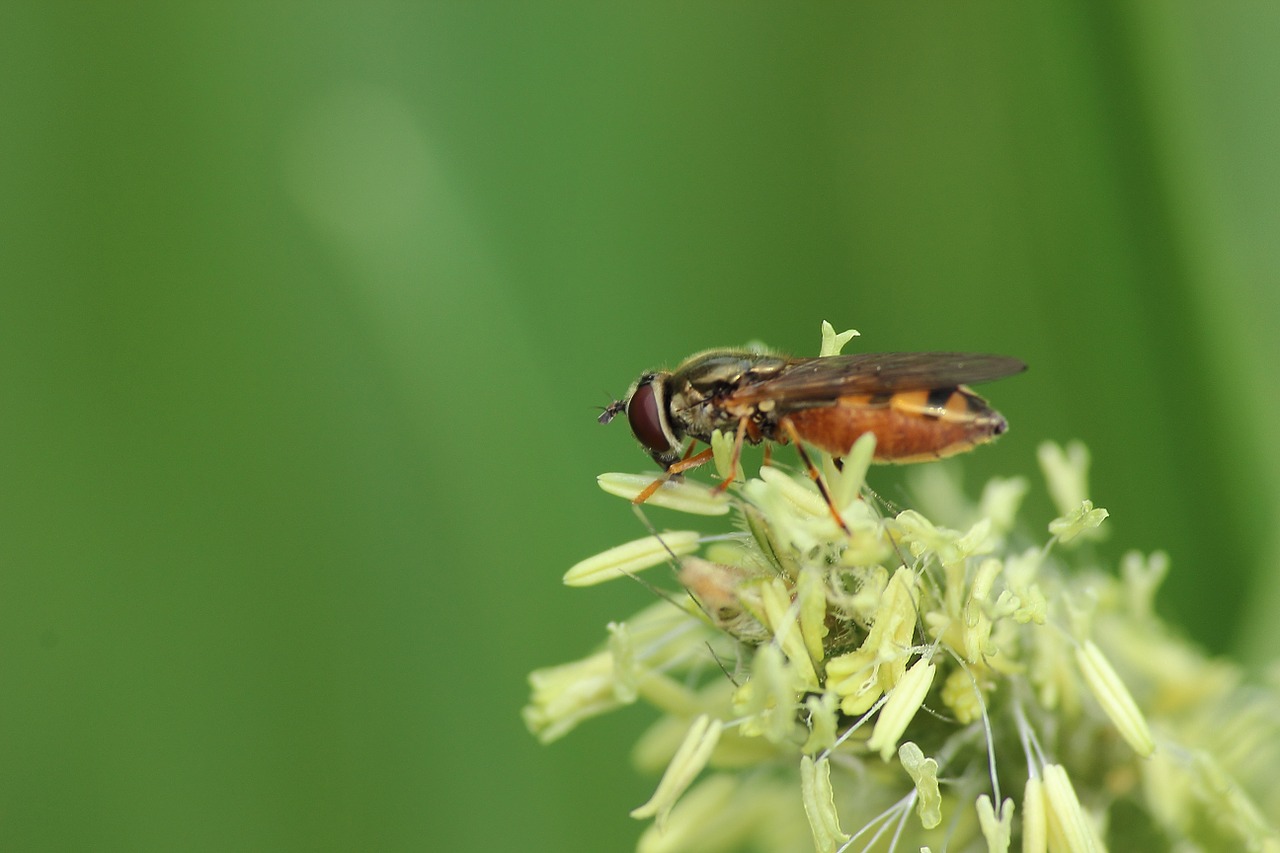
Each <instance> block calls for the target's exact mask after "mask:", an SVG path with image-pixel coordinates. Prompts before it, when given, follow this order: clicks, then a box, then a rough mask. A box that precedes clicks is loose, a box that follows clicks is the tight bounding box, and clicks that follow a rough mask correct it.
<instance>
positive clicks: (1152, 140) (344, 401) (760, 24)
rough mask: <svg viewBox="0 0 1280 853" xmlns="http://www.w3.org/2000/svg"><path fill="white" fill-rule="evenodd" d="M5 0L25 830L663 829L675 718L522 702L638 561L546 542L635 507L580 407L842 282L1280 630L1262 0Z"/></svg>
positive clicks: (512, 836)
mask: <svg viewBox="0 0 1280 853" xmlns="http://www.w3.org/2000/svg"><path fill="white" fill-rule="evenodd" d="M3 19H4V23H3V26H2V27H0V65H2V66H3V75H2V76H0V121H2V123H3V126H2V127H0V217H2V220H0V224H2V226H3V231H2V234H0V275H2V276H3V280H2V283H0V323H3V334H2V335H0V448H2V450H0V453H2V454H3V456H2V459H3V466H2V469H0V470H2V471H3V480H2V482H0V847H2V848H3V849H6V850H24V851H27V850H130V851H153V850H154V851H169V850H190V851H203V850H208V851H225V850H451V851H472V850H475V851H480V850H499V849H502V850H556V851H563V850H571V851H600V850H624V849H628V848H629V847H630V845H631V844H632V843H633V840H634V838H635V837H636V836H637V835H638V833H639V831H640V829H641V826H640V825H639V824H636V823H635V822H633V821H631V820H630V819H629V818H627V816H626V811H627V809H629V808H630V807H632V806H635V805H637V804H639V803H640V802H643V800H644V799H646V798H647V796H648V793H649V792H650V790H651V788H652V784H653V780H652V779H646V778H640V777H637V776H636V774H635V773H634V772H633V771H632V770H631V768H630V767H629V765H628V764H627V761H626V751H627V748H628V746H629V744H630V743H631V740H632V738H633V736H634V735H635V734H636V733H637V732H638V731H639V730H640V728H641V726H642V725H643V723H644V720H645V719H646V718H645V717H644V714H643V712H641V711H639V710H636V711H628V712H624V713H622V714H619V715H615V716H614V717H613V718H610V719H607V720H602V721H596V722H593V723H592V724H590V725H588V726H586V727H584V728H583V729H581V730H580V731H578V732H575V733H574V734H573V735H572V736H571V737H569V738H567V739H566V740H564V741H561V742H559V743H557V744H555V745H554V746H552V747H547V748H544V747H541V746H539V745H537V744H536V742H535V741H534V740H533V738H531V737H530V736H529V735H528V734H527V733H526V732H525V731H524V729H523V727H522V724H521V721H520V717H519V710H520V707H521V705H522V704H523V703H524V701H525V697H526V686H525V681H524V679H525V674H526V672H527V671H528V670H530V669H532V668H534V667H536V666H541V665H546V664H550V663H555V662H559V661H562V660H565V659H569V658H572V657H576V656H578V655H580V654H582V653H585V652H586V651H587V650H588V649H589V648H590V647H591V646H592V645H593V644H594V643H596V642H598V641H599V640H600V639H601V638H602V637H603V628H604V624H605V623H606V622H607V621H608V620H610V619H614V618H621V617H624V616H626V615H627V614H629V613H630V612H632V611H634V610H635V609H638V608H639V607H641V606H643V605H645V604H647V603H648V602H649V601H650V600H651V598H650V594H649V593H648V592H646V591H645V590H643V589H642V588H640V587H638V586H637V585H633V584H614V585H610V586H606V587H602V588H596V589H591V590H586V591H581V590H579V591H571V590H567V589H565V588H564V587H562V586H561V584H560V575H561V574H562V572H563V571H564V570H565V568H567V567H568V566H569V565H570V564H572V563H573V562H575V561H576V560H578V559H580V558H582V557H584V556H586V555H589V554H591V553H594V552H596V551H598V550H601V549H603V548H605V547H607V546H610V545H612V544H616V543H618V542H621V541H624V540H626V539H631V538H635V537H637V536H640V535H643V532H644V531H643V530H642V529H641V528H640V527H639V525H638V523H637V521H636V519H635V518H634V517H633V516H632V514H631V512H630V511H629V510H628V508H627V507H626V505H625V504H624V503H622V502H620V501H618V500H616V499H613V498H609V497H606V496H605V495H603V494H602V493H601V492H599V491H598V490H597V489H596V487H595V484H594V476H595V475H596V474H597V473H599V472H601V471H606V470H640V469H643V468H645V467H646V465H645V462H646V459H645V457H644V456H643V454H642V453H641V452H640V451H639V449H638V448H637V447H636V446H635V443H634V441H633V440H632V439H631V438H630V436H629V435H628V434H627V430H626V427H625V425H621V424H614V425H613V426H612V427H610V428H608V429H605V428H602V427H599V426H598V425H597V424H596V423H595V418H594V415H595V411H594V409H593V407H596V406H599V405H602V404H604V403H605V402H607V401H608V400H609V399H610V395H617V394H620V393H622V391H623V390H624V389H625V388H626V386H627V384H628V383H629V382H630V381H631V380H632V379H633V378H634V377H635V375H636V374H637V373H639V372H640V371H641V370H642V369H645V368H649V367H654V366H657V365H660V364H663V363H674V362H675V361H678V360H679V359H680V358H682V357H684V356H685V355H687V354H689V353H690V352H692V351H695V350H698V349H701V348H705V347H708V346H716V345H726V344H727V345H733V344H741V343H744V342H746V341H748V340H750V339H761V340H764V341H766V342H768V343H769V344H771V345H774V346H776V347H779V348H781V349H784V350H787V351H791V352H795V353H797V354H813V353H815V352H816V350H817V345H818V326H819V322H820V321H821V320H823V319H829V320H831V321H832V323H834V324H835V325H836V327H837V328H848V327H856V328H858V329H860V330H861V331H862V333H863V337H862V338H861V339H860V340H858V341H855V342H854V344H853V345H851V347H850V349H851V350H852V349H855V348H857V349H866V350H887V349H971V350H984V351H993V352H1001V353H1008V354H1013V355H1017V356H1020V357H1022V358H1024V359H1025V360H1026V361H1027V362H1028V363H1029V364H1030V365H1031V370H1030V372H1029V373H1028V374H1026V375H1025V376H1022V377H1018V378H1015V379H1010V380H1006V381H1004V382H1002V383H1000V384H998V385H995V386H991V387H990V388H988V389H987V391H988V392H989V396H990V397H991V398H992V400H993V401H994V402H995V404H996V405H997V406H998V407H999V408H1000V409H1001V410H1002V411H1003V412H1004V413H1005V414H1006V415H1007V416H1008V417H1009V419H1010V421H1011V423H1012V425H1013V426H1012V431H1011V432H1010V434H1009V435H1008V436H1007V437H1006V438H1005V439H1003V440H1002V441H1001V442H1000V443H999V444H998V445H996V446H995V447H993V448H990V449H984V450H983V451H981V452H979V453H975V454H973V455H972V456H970V457H967V458H965V459H964V460H963V461H962V462H961V463H960V464H959V465H958V466H956V470H957V471H959V472H962V473H963V476H964V478H965V482H966V484H968V488H969V489H970V490H971V491H976V489H977V488H978V486H979V485H980V484H981V483H982V482H983V480H984V479H985V478H986V477H988V476H991V475H994V474H1001V475H1010V474H1015V473H1028V474H1030V473H1034V472H1035V470H1036V469H1035V462H1034V451H1035V446H1036V444H1037V443H1038V442H1039V441H1041V440H1043V439H1046V438H1052V439H1056V440H1067V439H1071V438H1080V439H1082V440H1084V441H1085V442H1087V444H1088V445H1089V447H1090V448H1091V450H1092V452H1093V458H1094V473H1093V478H1092V479H1093V493H1094V497H1095V500H1096V501H1097V503H1099V504H1100V505H1102V506H1105V507H1107V508H1108V509H1109V510H1110V511H1111V513H1112V517H1111V521H1110V522H1109V524H1110V526H1111V536H1110V539H1109V540H1108V542H1107V543H1106V544H1105V545H1104V546H1103V548H1102V555H1103V556H1104V557H1106V558H1108V559H1113V558H1115V557H1117V556H1118V555H1119V554H1121V553H1122V552H1123V551H1124V550H1126V549H1128V548H1141V549H1146V550H1150V549H1155V548H1164V549H1167V550H1168V551H1169V552H1170V553H1171V555H1172V557H1173V573H1172V575H1171V576H1170V578H1169V580H1168V582H1167V584H1166V587H1165V589H1164V591H1163V593H1162V596H1161V600H1160V603H1161V608H1162V610H1163V612H1164V613H1166V614H1167V615H1168V616H1169V617H1170V618H1171V619H1174V620H1176V621H1177V622H1178V623H1180V624H1181V625H1182V626H1183V630H1185V632H1186V633H1187V634H1188V635H1189V636H1191V637H1192V638H1194V639H1195V640H1197V641H1198V642H1201V643H1203V644H1205V645H1207V646H1208V647H1210V648H1211V649H1213V650H1215V651H1218V652H1223V653H1233V654H1235V655H1237V656H1239V657H1240V658H1241V659H1245V660H1249V661H1251V662H1255V663H1256V662H1260V661H1264V660H1267V659H1269V658H1272V657H1275V656H1277V654H1278V650H1280V631H1278V628H1277V620H1276V619H1275V618H1274V614H1275V613H1276V612H1277V609H1278V608H1280V585H1278V582H1277V577H1278V576H1280V573H1277V572H1276V571H1275V564H1276V553H1277V545H1278V542H1280V534H1278V532H1277V531H1280V485H1278V484H1280V445H1278V443H1277V441H1276V440H1275V437H1274V436H1275V434H1276V432H1277V428H1278V426H1280V394H1278V393H1277V390H1276V385H1275V382H1274V379H1273V376H1274V373H1275V368H1276V366H1277V365H1280V344H1278V343H1277V327H1278V326H1280V239H1278V236H1277V235H1278V234H1280V230H1278V227H1277V226H1280V166H1278V165H1277V152H1280V111H1277V110H1276V107H1275V103H1276V99H1275V92H1276V88H1277V86H1278V85H1280V51H1276V50H1275V44H1276V43H1277V41H1278V39H1277V36H1280V7H1277V6H1275V5H1274V4H1253V5H1233V6H1230V7H1222V6H1214V7H1208V6H1203V5H1202V4H1196V3H1192V2H1185V1H1184V2H1170V3H1146V4H1112V3H1105V2H1090V3H1083V4H1081V3H1059V2H1050V3H1044V4H1033V5H1031V6H1027V7H1017V6H1012V5H1006V4H1002V5H984V4H962V5H948V4H943V5H938V4H932V5H929V6H927V7H919V8H918V10H915V11H911V10H909V9H908V7H903V6H902V5H901V4H897V3H893V4H883V5H860V6H859V7H858V8H857V9H856V10H855V9H851V10H838V9H836V8H833V4H814V5H808V4H786V7H785V9H773V8H771V7H770V6H769V5H765V4H696V3H661V4H645V5H643V6H638V7H636V8H631V9H628V8H624V7H622V6H618V5H613V4H567V3H546V4H525V3H509V4H492V3H456V4H441V3H382V2H374V3H364V4H354V3H351V4H338V3H323V2H322V3H267V4H262V3H217V4H214V3H207V4H202V3H194V4H183V5H173V4H159V3H119V4H88V3H45V4H21V3H19V4H6V9H5V14H4V15H3ZM876 476H879V477H883V478H885V479H883V480H881V481H880V482H881V483H883V484H885V485H883V486H882V488H883V489H884V490H886V491H887V492H888V494H889V496H890V497H895V496H897V494H898V492H897V491H895V489H896V488H897V487H895V486H894V483H895V482H897V481H896V480H894V479H893V478H894V476H895V475H894V474H892V473H890V472H886V473H883V474H879V473H877V474H875V475H873V483H875V482H876V480H875V479H874V477H876ZM653 517H654V518H655V521H657V522H658V523H660V524H661V523H669V522H668V521H667V516H664V515H663V514H662V512H661V511H658V510H655V511H654V513H653ZM1028 517H1029V518H1031V519H1032V520H1037V519H1039V521H1036V523H1040V522H1041V521H1047V519H1048V517H1049V508H1048V502H1047V501H1046V500H1045V499H1044V498H1043V497H1041V496H1039V494H1038V493H1037V496H1036V498H1035V499H1034V500H1033V501H1032V502H1031V503H1030V504H1029V507H1028Z"/></svg>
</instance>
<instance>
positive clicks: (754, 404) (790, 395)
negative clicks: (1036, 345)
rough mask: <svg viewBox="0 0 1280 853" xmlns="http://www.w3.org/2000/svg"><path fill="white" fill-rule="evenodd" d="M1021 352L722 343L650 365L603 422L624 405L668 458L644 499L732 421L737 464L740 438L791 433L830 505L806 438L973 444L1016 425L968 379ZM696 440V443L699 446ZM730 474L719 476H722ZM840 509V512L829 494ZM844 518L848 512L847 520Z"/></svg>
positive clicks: (893, 450)
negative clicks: (807, 351) (731, 346)
mask: <svg viewBox="0 0 1280 853" xmlns="http://www.w3.org/2000/svg"><path fill="white" fill-rule="evenodd" d="M1026 367H1027V366H1026V365H1025V364H1023V363H1022V362H1021V361H1019V360H1018V359H1016V358H1009V357H1007V356H1000V355H980V354H974V353H955V352H892V353H858V354H854V355H834V356H827V357H824V358H791V357H789V356H785V355H778V354H773V353H759V352H750V351H741V350H727V349H716V350H707V351H706V352H702V353H698V354H697V355H694V356H692V357H690V358H688V359H686V360H685V361H684V362H683V363H682V364H680V366H679V367H677V368H676V369H675V370H672V371H657V372H652V373H645V374H642V375H641V376H640V378H639V379H637V380H636V382H635V383H634V384H633V385H632V386H631V388H630V389H629V390H628V391H627V394H626V397H625V398H623V399H621V400H616V401H614V402H612V403H610V404H609V405H608V406H607V407H605V410H604V412H603V414H601V415H600V422H601V423H608V422H609V421H611V420H613V418H614V417H616V416H617V415H619V414H621V413H622V412H626V414H627V420H628V421H629V422H630V424H631V431H632V433H634V434H635V437H636V438H637V439H638V440H639V442H640V443H641V444H642V445H643V446H644V448H645V449H646V450H647V451H648V452H649V455H650V456H652V457H653V459H654V461H655V462H657V463H658V464H659V465H661V466H662V469H663V471H664V472H665V474H664V476H663V479H660V480H658V481H657V482H655V483H654V484H653V485H652V486H650V488H649V489H646V490H645V491H644V492H641V494H640V495H639V496H637V497H636V498H635V502H636V503H642V502H643V501H644V500H646V499H647V498H648V497H649V496H650V495H652V494H653V492H654V491H656V489H657V488H658V487H659V486H660V485H661V484H662V482H663V481H664V480H665V479H666V478H667V477H670V476H672V475H674V474H678V473H680V472H682V471H686V470H688V469H689V468H693V467H695V466H697V465H700V464H702V463H703V462H705V461H707V460H708V459H710V457H711V451H709V450H706V451H703V452H702V453H700V454H697V455H696V456H688V457H686V458H683V459H682V445H683V444H684V441H685V439H686V438H690V439H694V441H695V442H696V441H702V442H705V443H707V444H710V443H711V434H712V432H714V431H715V430H720V431H722V432H726V433H727V432H730V431H732V432H734V433H735V434H736V435H735V441H734V452H733V462H734V465H733V466H731V467H736V463H737V458H738V454H739V453H740V451H741V448H742V444H743V442H744V441H745V442H747V443H750V444H760V443H761V442H777V443H781V444H786V443H793V444H795V445H796V448H797V450H799V452H800V455H801V458H802V459H803V460H804V462H805V464H806V466H807V467H808V469H809V473H810V476H812V477H813V478H814V480H815V481H816V482H817V484H818V487H819V488H820V489H821V490H822V492H823V496H824V497H826V498H827V502H828V505H830V503H831V501H830V497H829V496H828V495H827V493H826V488H825V487H824V486H823V484H822V480H821V478H820V477H819V476H818V473H817V469H816V468H815V467H814V465H813V463H812V461H811V460H810V459H809V457H808V454H806V453H805V451H804V447H803V446H802V444H809V445H812V446H814V447H817V448H818V449H820V450H824V451H826V452H827V453H830V454H831V455H832V456H833V457H836V458H840V457H843V456H845V455H846V454H848V453H849V450H850V448H852V447H853V443H854V442H855V441H857V439H858V438H859V437H860V436H862V435H863V434H864V433H868V432H871V433H875V436H876V448H875V456H874V461H876V462H898V463H909V462H927V461H930V460H933V459H941V458H943V457H946V456H951V455H953V454H956V453H963V452H965V451H967V450H972V449H973V448H974V447H977V446H978V445H980V444H985V443H986V442H988V441H991V440H993V439H994V438H996V437H997V436H999V435H1000V434H1002V433H1003V432H1005V430H1006V429H1007V428H1008V424H1007V423H1006V421H1005V419H1004V417H1003V416H1002V415H1001V414H1000V413H999V412H997V411H995V410H994V409H992V408H991V407H990V406H989V405H987V401H986V400H984V399H982V398H981V397H980V396H978V395H977V394H975V393H974V392H973V391H972V390H971V389H970V388H969V387H968V385H969V384H977V383H979V382H989V381H991V380H994V379H1000V378H1002V377H1005V376H1011V375H1013V374H1015V373H1020V372H1021V371H1023V370H1026ZM692 448H693V444H692V443H691V444H690V445H689V449H690V450H692ZM727 486H728V481H726V482H723V483H721V484H720V488H721V489H723V488H726V487H727ZM831 509H832V514H833V515H834V516H835V517H836V519H837V521H839V520H840V519H839V514H838V513H837V512H836V510H835V507H834V506H832V507H831ZM841 526H842V527H843V526H844V525H843V522H841Z"/></svg>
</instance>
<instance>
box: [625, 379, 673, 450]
mask: <svg viewBox="0 0 1280 853" xmlns="http://www.w3.org/2000/svg"><path fill="white" fill-rule="evenodd" d="M627 420H628V421H629V422H630V423H631V431H632V432H633V433H635V436H636V438H638V439H639V440H640V443H641V444H643V445H644V446H645V447H646V448H648V449H649V451H650V452H652V453H654V454H663V453H669V452H671V441H670V440H669V439H668V438H667V430H666V417H665V413H664V412H663V411H662V401H661V400H660V399H659V397H658V392H657V391H655V390H654V381H653V380H652V379H648V380H645V381H644V382H641V383H640V384H639V385H637V386H636V390H635V393H633V394H632V395H631V399H630V400H628V401H627Z"/></svg>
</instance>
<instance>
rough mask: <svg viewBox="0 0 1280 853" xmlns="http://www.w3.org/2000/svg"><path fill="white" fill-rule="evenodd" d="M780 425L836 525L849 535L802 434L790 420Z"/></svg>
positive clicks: (785, 419)
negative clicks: (794, 447)
mask: <svg viewBox="0 0 1280 853" xmlns="http://www.w3.org/2000/svg"><path fill="white" fill-rule="evenodd" d="M778 423H779V425H780V426H781V427H782V428H783V429H784V430H786V432H787V437H788V438H790V439H791V442H792V443H793V444H795V446H796V450H797V451H798V452H799V454H800V458H801V459H802V460H803V461H804V466H805V468H807V469H809V479H811V480H813V482H814V485H816V486H817V487H818V491H819V492H820V493H821V494H822V499H823V500H825V501H826V502H827V509H829V510H831V517H832V518H834V519H835V521H836V524H838V525H840V529H841V530H843V531H844V532H845V535H846V536H847V535H849V526H848V525H847V524H845V523H844V519H843V518H841V517H840V510H838V509H836V504H835V501H833V500H831V492H829V491H828V490H827V484H826V482H825V481H824V480H823V479H822V474H820V473H819V472H818V469H817V467H816V466H815V465H814V464H813V460H812V459H810V458H809V454H808V453H806V452H805V449H804V445H803V444H801V443H800V434H799V433H797V432H796V428H795V427H794V426H793V425H792V423H791V419H790V418H782V419H781V420H780V421H779V422H778Z"/></svg>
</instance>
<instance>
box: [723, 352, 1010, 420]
mask: <svg viewBox="0 0 1280 853" xmlns="http://www.w3.org/2000/svg"><path fill="white" fill-rule="evenodd" d="M1026 369H1027V366H1026V365H1025V364H1023V363H1022V362H1021V361H1019V360H1018V359H1016V358H1009V357H1008V356H1003V355H984V354H981V353H970V352H879V353H877V352H867V353H855V354H853V355H835V356H830V357H828V358H810V359H799V360H796V361H795V362H792V363H791V364H790V365H789V366H787V367H786V368H785V369H784V370H783V371H782V372H781V373H779V374H777V375H776V376H772V377H770V378H768V379H765V380H764V381H762V382H758V383H755V384H751V385H746V386H743V387H742V388H739V389H738V390H737V391H736V392H734V393H733V394H732V395H730V398H731V399H732V400H733V401H734V402H742V403H755V402H761V401H763V400H773V401H775V402H776V403H779V404H783V405H784V408H785V407H786V405H785V404H788V403H790V404H792V406H793V407H794V406H796V405H800V404H803V403H806V402H811V403H822V402H824V401H828V400H834V399H836V398H837V397H843V396H845V395H847V394H878V393H886V394H891V393H894V392H896V391H914V390H931V389H934V388H948V387H952V386H955V385H976V384H978V383H980V382H990V381H992V380H994V379H1001V378H1003V377H1005V376H1012V375H1013V374H1015V373H1021V372H1022V371H1024V370H1026Z"/></svg>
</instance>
